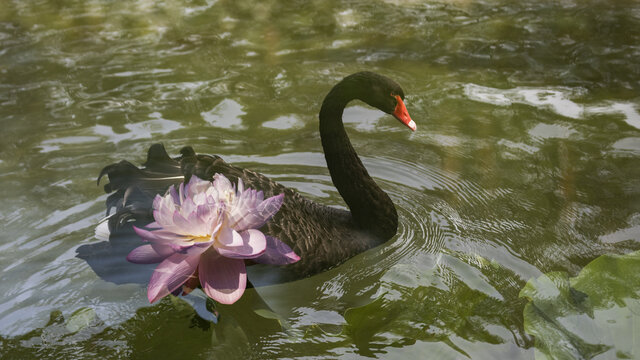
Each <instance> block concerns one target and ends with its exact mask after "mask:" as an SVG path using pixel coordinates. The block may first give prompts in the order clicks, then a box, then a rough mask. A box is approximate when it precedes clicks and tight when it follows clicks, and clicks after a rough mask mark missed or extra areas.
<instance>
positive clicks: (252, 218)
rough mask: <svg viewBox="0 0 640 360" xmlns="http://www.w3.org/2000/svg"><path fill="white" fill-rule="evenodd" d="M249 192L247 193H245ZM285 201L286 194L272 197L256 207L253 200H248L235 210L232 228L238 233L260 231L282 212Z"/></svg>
mask: <svg viewBox="0 0 640 360" xmlns="http://www.w3.org/2000/svg"><path fill="white" fill-rule="evenodd" d="M247 192H248V191H245V193H247ZM258 195H261V193H260V192H258V193H255V194H252V196H255V197H257V196H258ZM283 200H284V194H280V195H276V196H272V197H270V198H268V199H266V200H264V201H262V202H260V203H259V204H258V205H257V206H256V205H255V204H254V203H255V202H254V201H253V199H246V201H243V203H242V204H239V206H237V207H236V208H234V214H233V215H234V216H233V218H232V219H230V221H231V223H232V225H231V226H232V227H233V228H234V229H236V230H237V231H242V230H246V229H259V228H261V227H262V226H263V225H264V224H266V223H267V221H269V220H270V219H271V217H272V216H273V215H274V214H275V213H277V212H278V210H280V207H281V206H282V202H283Z"/></svg>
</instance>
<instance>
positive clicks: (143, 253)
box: [127, 244, 173, 264]
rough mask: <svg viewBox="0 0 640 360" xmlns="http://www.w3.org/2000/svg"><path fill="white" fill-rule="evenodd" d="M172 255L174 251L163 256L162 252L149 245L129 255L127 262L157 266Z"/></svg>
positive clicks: (136, 249)
mask: <svg viewBox="0 0 640 360" xmlns="http://www.w3.org/2000/svg"><path fill="white" fill-rule="evenodd" d="M171 254H173V251H171V252H169V253H168V254H166V253H165V254H162V253H161V252H159V251H156V249H154V247H153V246H151V245H149V244H147V245H142V246H138V247H137V248H135V249H133V250H132V251H131V252H130V253H129V255H127V260H128V261H129V262H132V263H134V264H157V263H159V262H162V261H163V260H164V259H166V258H167V257H168V256H170V255H171Z"/></svg>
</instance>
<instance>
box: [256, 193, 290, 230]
mask: <svg viewBox="0 0 640 360" xmlns="http://www.w3.org/2000/svg"><path fill="white" fill-rule="evenodd" d="M283 201H284V194H280V195H276V196H272V197H270V198H268V199H266V200H264V201H263V202H261V203H260V205H258V207H257V208H256V210H258V212H259V213H260V215H262V217H263V218H264V222H263V223H262V224H260V226H259V227H262V225H264V224H266V222H267V221H269V219H271V217H272V216H273V215H275V213H277V212H278V210H280V207H281V206H282V202H283Z"/></svg>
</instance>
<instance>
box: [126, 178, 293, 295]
mask: <svg viewBox="0 0 640 360" xmlns="http://www.w3.org/2000/svg"><path fill="white" fill-rule="evenodd" d="M283 198H284V194H280V195H276V196H273V197H270V198H267V199H264V194H263V192H262V191H256V190H253V189H250V188H246V189H245V188H244V185H243V182H242V179H238V187H237V189H236V188H235V186H234V185H232V183H231V182H230V181H229V179H227V178H226V177H225V176H223V175H221V174H216V175H215V176H214V180H213V181H205V180H202V179H200V178H198V177H196V176H192V177H191V179H190V180H189V182H188V183H186V184H185V183H181V184H180V186H179V187H178V188H177V189H176V187H175V186H171V187H170V188H169V190H168V191H167V193H166V194H165V195H164V196H160V195H156V197H155V199H154V201H153V217H154V219H155V221H154V222H152V223H150V224H148V225H147V226H146V227H145V228H146V229H144V228H139V227H135V226H134V230H135V232H136V233H137V234H138V235H139V236H140V237H141V238H142V239H143V240H144V241H145V242H148V244H145V245H142V246H139V247H137V248H135V249H134V250H133V251H131V253H129V255H128V256H127V260H129V261H130V262H133V263H138V264H153V263H159V265H158V266H157V267H156V269H155V270H154V272H153V275H152V276H151V280H150V281H149V286H148V290H147V297H148V298H149V301H150V302H151V303H153V302H155V301H157V300H158V299H160V298H162V297H164V296H166V295H168V294H170V293H174V294H179V293H181V292H182V293H189V292H190V291H191V290H193V289H194V288H196V287H197V286H198V284H200V285H201V286H202V289H203V290H204V292H205V293H206V294H207V296H209V297H211V298H212V299H214V300H216V301H218V302H220V303H223V304H232V303H234V302H235V301H237V300H238V299H239V298H240V297H241V296H242V294H243V293H244V290H245V288H246V284H247V272H246V268H245V259H252V260H253V261H255V262H258V263H266V264H272V265H286V264H291V263H295V262H297V261H298V260H300V257H299V256H298V255H297V254H296V253H295V252H293V250H292V249H291V248H290V247H289V246H288V245H287V244H285V243H283V242H282V241H280V240H278V239H277V238H275V237H271V236H268V235H265V234H264V233H262V232H261V231H260V230H258V229H259V228H261V227H262V226H263V225H264V224H265V223H266V222H267V221H269V219H271V217H272V216H273V215H274V214H276V213H277V212H278V210H279V209H280V206H281V205H282V201H283Z"/></svg>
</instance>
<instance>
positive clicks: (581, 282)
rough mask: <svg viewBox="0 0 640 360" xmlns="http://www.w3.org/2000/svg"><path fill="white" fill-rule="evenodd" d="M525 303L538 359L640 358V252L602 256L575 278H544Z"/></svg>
mask: <svg viewBox="0 0 640 360" xmlns="http://www.w3.org/2000/svg"><path fill="white" fill-rule="evenodd" d="M520 297H524V298H527V299H529V303H528V304H527V305H526V306H525V309H524V328H525V331H526V332H527V333H529V334H530V335H533V336H535V347H536V358H542V359H544V358H552V359H576V358H586V359H592V358H606V359H611V358H618V359H635V358H638V357H640V251H636V252H633V253H630V254H626V255H603V256H600V257H598V258H596V259H595V260H593V261H592V262H590V263H589V264H587V266H585V267H584V268H583V269H582V270H581V271H580V273H579V274H578V275H577V276H576V277H573V278H572V277H569V275H568V274H567V273H565V272H551V273H547V274H544V275H542V276H540V277H538V278H536V279H531V280H529V282H527V284H526V285H525V286H524V288H523V289H522V290H521V291H520Z"/></svg>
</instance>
